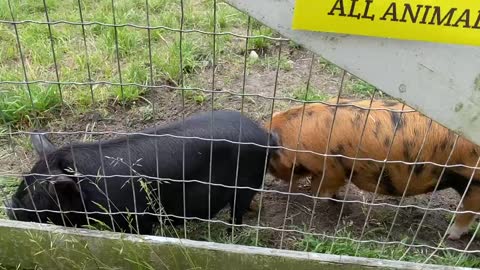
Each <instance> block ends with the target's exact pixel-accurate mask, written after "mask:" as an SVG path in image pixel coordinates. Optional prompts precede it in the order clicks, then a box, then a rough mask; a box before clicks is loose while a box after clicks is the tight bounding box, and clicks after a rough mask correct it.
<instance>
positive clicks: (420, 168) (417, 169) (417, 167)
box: [413, 164, 425, 176]
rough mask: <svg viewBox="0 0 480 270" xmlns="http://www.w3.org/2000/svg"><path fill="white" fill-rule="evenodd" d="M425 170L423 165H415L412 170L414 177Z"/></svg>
mask: <svg viewBox="0 0 480 270" xmlns="http://www.w3.org/2000/svg"><path fill="white" fill-rule="evenodd" d="M424 169H425V164H415V167H414V168H413V172H414V173H415V175H417V176H418V175H420V174H421V173H422V172H423V170H424Z"/></svg>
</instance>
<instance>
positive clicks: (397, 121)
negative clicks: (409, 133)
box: [390, 112, 403, 130]
mask: <svg viewBox="0 0 480 270" xmlns="http://www.w3.org/2000/svg"><path fill="white" fill-rule="evenodd" d="M401 116H402V115H401V113H399V112H390V117H391V118H392V124H393V128H394V129H395V126H396V127H397V130H400V129H401V128H402V127H403V119H402V117H401Z"/></svg>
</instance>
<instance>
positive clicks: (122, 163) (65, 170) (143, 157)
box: [8, 111, 278, 234]
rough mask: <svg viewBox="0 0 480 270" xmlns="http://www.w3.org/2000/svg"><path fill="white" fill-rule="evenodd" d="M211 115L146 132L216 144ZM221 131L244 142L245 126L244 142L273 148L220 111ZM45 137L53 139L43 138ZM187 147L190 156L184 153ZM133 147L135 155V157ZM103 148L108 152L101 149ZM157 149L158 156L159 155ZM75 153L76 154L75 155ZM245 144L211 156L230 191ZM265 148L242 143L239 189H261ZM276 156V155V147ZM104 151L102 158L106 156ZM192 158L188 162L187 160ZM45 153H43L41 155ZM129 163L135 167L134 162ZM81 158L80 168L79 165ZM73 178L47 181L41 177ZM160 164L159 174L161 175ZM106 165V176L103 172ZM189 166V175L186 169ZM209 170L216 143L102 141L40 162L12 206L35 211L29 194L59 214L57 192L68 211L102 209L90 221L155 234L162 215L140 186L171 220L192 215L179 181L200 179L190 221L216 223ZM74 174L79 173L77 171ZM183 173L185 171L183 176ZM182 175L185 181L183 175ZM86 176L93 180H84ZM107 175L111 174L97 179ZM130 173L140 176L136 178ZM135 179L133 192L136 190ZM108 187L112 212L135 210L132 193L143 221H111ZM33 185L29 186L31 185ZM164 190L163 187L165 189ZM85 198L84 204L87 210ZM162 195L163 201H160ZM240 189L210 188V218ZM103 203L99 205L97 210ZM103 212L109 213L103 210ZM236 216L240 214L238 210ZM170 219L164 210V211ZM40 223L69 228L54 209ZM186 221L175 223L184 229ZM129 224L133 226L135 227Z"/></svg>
mask: <svg viewBox="0 0 480 270" xmlns="http://www.w3.org/2000/svg"><path fill="white" fill-rule="evenodd" d="M211 115H212V113H211V112H207V113H200V114H197V115H194V116H192V117H190V118H187V119H185V122H184V123H185V126H184V128H183V127H182V122H181V121H180V122H176V123H172V124H169V125H166V126H161V127H155V128H151V129H148V130H145V131H143V132H142V133H148V134H151V135H153V134H171V135H176V136H189V137H200V138H205V139H209V138H210V136H211V133H210V123H211V122H210V121H211ZM213 118H214V128H213V134H212V136H213V138H214V139H217V140H230V141H234V142H235V141H236V142H238V140H239V127H240V122H241V123H242V136H241V139H240V141H241V142H243V143H255V144H258V145H264V146H265V145H267V138H268V134H267V132H266V131H265V130H263V129H262V128H261V127H260V126H259V125H258V124H257V123H255V122H254V121H252V120H251V119H249V118H247V117H244V116H242V115H241V114H240V113H238V112H233V111H215V112H214V113H213ZM44 138H46V137H44ZM275 138H276V136H275V135H273V136H271V137H270V145H272V146H277V145H278V144H277V142H276V141H275ZM183 142H184V145H185V148H184V149H185V154H184V155H183V153H182V149H183ZM128 146H129V149H130V154H128V152H129V151H128ZM100 147H101V152H100ZM156 148H157V150H158V151H156ZM71 149H72V150H73V154H72V151H71ZM238 149H239V147H238V144H234V143H230V142H225V141H214V142H213V155H212V170H211V173H212V175H211V176H212V177H211V181H212V183H215V184H223V185H228V186H234V185H235V178H236V165H237V155H238ZM266 152H267V151H266V148H265V147H260V146H255V145H252V144H244V145H241V146H240V160H239V169H238V182H237V186H239V187H251V188H259V187H260V186H261V184H262V180H263V176H264V166H265V156H266ZM269 152H270V153H272V152H275V150H274V149H270V151H269ZM100 153H101V154H100ZM183 156H184V157H185V160H184V162H182V157H183ZM41 157H42V155H40V158H41ZM129 158H130V160H131V161H130V162H129ZM74 160H75V163H76V164H74ZM47 163H48V166H49V168H50V172H51V174H66V175H67V176H63V177H61V176H56V177H52V178H47V177H45V176H39V175H38V174H50V173H49V170H48V169H47ZM157 163H158V170H157ZM102 164H104V172H103V169H102ZM183 164H184V165H185V168H184V170H183V169H182V165H183ZM209 166H210V141H207V140H200V139H192V138H188V139H182V138H174V137H171V136H164V137H163V136H162V137H155V136H146V135H140V134H138V135H129V136H128V143H127V137H125V136H124V137H121V138H116V139H113V140H109V141H103V142H101V143H98V142H96V143H83V144H74V145H71V146H64V147H61V148H59V149H57V150H54V151H53V152H50V153H48V154H47V159H46V160H45V159H43V158H41V159H40V160H39V161H38V162H37V163H36V164H35V165H34V167H33V169H32V170H31V172H30V173H31V174H37V175H36V176H26V177H25V178H24V180H23V181H22V183H21V185H20V186H19V188H18V189H17V191H16V193H15V194H14V195H13V197H12V200H11V202H10V203H9V206H11V207H13V208H26V209H34V206H33V204H32V201H31V199H30V196H29V193H31V195H32V197H33V201H34V202H35V206H36V208H37V210H55V211H58V210H60V209H59V208H58V206H57V203H56V195H55V193H56V194H58V198H59V201H60V206H61V210H62V211H80V212H84V211H85V208H86V210H87V211H88V212H101V213H99V214H89V217H91V218H94V219H97V220H100V221H101V222H103V223H105V224H107V225H109V226H110V228H114V229H115V230H116V231H119V230H121V231H125V232H136V228H137V225H138V228H139V233H142V234H151V233H152V232H153V231H152V229H153V227H154V225H155V224H156V223H158V221H159V219H158V217H156V216H154V215H151V213H157V214H158V211H155V209H154V208H157V209H158V203H156V204H154V205H157V207H154V205H151V204H149V202H152V200H150V199H148V196H147V193H146V191H145V189H142V188H141V185H140V180H141V179H143V180H144V182H146V183H147V184H148V185H149V190H150V191H151V196H153V198H154V200H153V201H154V202H158V201H161V204H162V207H163V208H164V210H165V212H166V213H167V214H169V215H176V216H181V217H183V216H185V215H184V206H183V183H181V182H175V181H174V180H182V179H186V180H199V181H201V182H203V183H198V182H186V183H185V191H186V192H185V200H186V216H187V217H196V218H204V219H207V218H209V216H208V190H209V188H208V185H207V184H204V183H205V182H208V181H209ZM73 170H74V171H75V172H76V173H74V172H73ZM183 171H184V172H183ZM183 174H184V176H185V178H183ZM82 175H94V177H92V176H82ZM97 175H106V176H107V177H97ZM130 175H133V177H131V176H130ZM153 177H158V178H169V179H174V180H163V181H158V180H157V179H154V178H153ZM132 181H133V186H134V191H132ZM105 183H106V185H107V188H108V195H109V197H108V199H109V200H110V202H111V205H110V207H111V210H112V212H113V213H115V212H119V211H129V212H131V213H133V212H134V210H135V209H134V207H135V205H134V200H133V193H134V194H135V197H136V207H137V209H136V212H137V213H140V214H138V215H137V218H138V224H137V223H136V221H135V218H134V215H133V214H132V215H131V221H127V218H128V215H126V214H118V213H117V214H114V215H111V216H112V217H113V219H114V221H113V224H112V221H111V216H109V215H107V214H103V212H105V211H104V209H108V203H107V197H106V196H105V195H104V194H105ZM27 186H28V187H29V188H27ZM158 187H159V189H158ZM255 193H256V192H255V191H252V190H249V189H241V188H239V189H237V199H236V207H235V223H237V224H240V223H242V217H243V215H244V213H245V212H246V211H247V209H248V208H249V206H250V203H251V200H252V199H253V197H254V195H255ZM81 197H83V199H84V202H85V208H84V207H83V204H82V201H81ZM159 197H160V198H159ZM233 201H234V189H233V188H226V187H219V186H211V216H210V218H213V217H214V216H215V215H216V214H217V213H218V212H219V211H220V210H221V209H223V208H224V207H225V206H226V205H228V204H230V207H231V208H233ZM97 204H98V205H101V207H99V206H98V205H97ZM102 208H103V209H102ZM232 212H233V209H232ZM163 214H164V213H163ZM38 215H39V217H40V222H48V221H51V222H53V223H54V224H58V225H63V224H64V223H63V220H62V216H61V215H60V214H58V213H52V212H51V211H50V212H49V211H43V212H39V213H38ZM8 216H9V217H10V218H17V219H19V220H22V221H34V222H38V218H37V215H36V214H35V212H33V211H32V212H30V211H24V210H13V211H12V210H9V211H8ZM64 220H65V222H66V225H67V226H82V225H86V224H87V219H86V216H85V213H67V214H64ZM180 221H183V220H182V219H174V222H175V224H178V223H179V222H180ZM129 224H130V225H131V226H129Z"/></svg>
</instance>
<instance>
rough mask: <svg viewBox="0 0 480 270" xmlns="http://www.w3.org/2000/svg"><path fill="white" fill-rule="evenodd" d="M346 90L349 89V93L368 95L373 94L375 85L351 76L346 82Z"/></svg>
mask: <svg viewBox="0 0 480 270" xmlns="http://www.w3.org/2000/svg"><path fill="white" fill-rule="evenodd" d="M346 89H347V91H350V92H351V93H354V94H357V95H360V96H367V97H370V96H372V95H373V93H374V92H375V89H376V88H375V86H373V85H371V84H369V83H367V82H365V81H362V80H360V79H357V78H352V79H351V80H350V81H349V82H348V83H347V87H346Z"/></svg>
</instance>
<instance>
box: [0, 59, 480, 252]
mask: <svg viewBox="0 0 480 270" xmlns="http://www.w3.org/2000/svg"><path fill="white" fill-rule="evenodd" d="M285 53H286V54H288V55H289V58H290V59H291V61H293V63H292V65H293V67H292V69H291V70H281V71H280V72H279V75H278V83H277V95H276V96H277V97H291V93H292V91H294V90H295V89H300V88H302V87H303V88H305V86H306V84H307V78H308V75H309V70H310V63H311V54H310V53H307V52H305V51H301V50H300V51H298V50H295V51H293V50H292V51H288V50H287V51H286V52H285ZM272 55H274V53H272ZM239 57H243V56H239ZM275 75H276V71H275V66H274V67H273V68H268V67H254V68H249V69H248V74H247V78H246V81H245V93H247V94H254V95H260V96H265V97H273V92H274V89H275ZM340 76H341V72H340V73H338V72H337V73H336V72H331V71H329V70H328V68H327V67H326V66H325V64H322V63H320V62H318V61H317V62H316V63H315V65H314V66H313V70H312V78H311V82H310V84H311V86H312V87H314V88H316V89H322V91H324V92H325V93H327V94H330V95H335V94H336V93H338V89H339V86H340V80H341V77H340ZM211 80H212V70H210V69H209V70H204V71H202V72H201V73H200V76H198V78H197V81H196V85H198V86H199V87H202V88H206V89H210V88H211V85H212V82H211ZM215 85H216V87H215V88H216V89H215V90H220V91H219V92H218V93H217V92H216V93H215V99H214V102H213V105H214V108H216V109H217V108H225V109H233V110H240V109H242V108H243V110H244V112H245V113H246V114H247V115H248V116H250V117H252V118H254V119H256V120H265V119H266V118H267V117H268V116H269V114H270V111H271V106H272V100H271V99H268V98H263V97H257V96H249V97H245V98H244V102H243V104H242V102H241V101H242V98H241V97H239V96H235V95H232V94H228V93H223V92H222V91H231V92H234V93H241V92H242V88H243V85H244V82H243V66H242V65H229V64H228V63H226V62H222V60H221V59H220V60H219V66H218V67H217V70H216V84H215ZM144 98H145V100H147V101H143V100H140V101H138V102H137V103H136V104H134V105H131V106H129V107H128V108H124V107H122V106H120V105H113V106H110V107H108V108H96V109H95V110H94V111H91V112H88V113H80V114H75V113H72V112H69V111H66V112H65V114H64V115H63V116H62V117H61V118H59V119H58V120H55V121H51V122H49V123H48V125H46V126H45V128H44V130H48V131H51V132H59V131H63V132H74V131H75V132H78V131H117V132H128V131H130V132H131V131H138V130H141V129H143V128H146V127H149V126H152V125H154V124H162V123H166V122H171V121H175V120H179V119H181V117H182V113H184V114H185V116H188V115H190V114H192V113H194V112H198V111H206V110H210V109H211V103H212V100H211V97H210V94H206V98H205V100H204V101H203V102H202V103H197V102H196V101H194V100H186V101H185V108H184V110H182V98H181V92H180V91H176V90H170V89H166V88H161V87H159V88H154V89H151V90H150V91H149V92H148V93H147V94H146V96H145V97H144ZM292 105H294V104H293V102H290V101H280V100H277V101H275V111H279V110H283V109H286V108H288V107H289V106H292ZM111 137H113V135H92V136H90V135H85V134H82V133H81V132H80V133H78V134H73V135H60V134H51V135H50V138H51V139H52V141H53V142H54V143H55V144H57V145H62V144H67V143H69V142H74V141H84V140H98V139H108V138H111ZM27 141H28V138H27V137H26V136H25V135H15V136H13V137H12V138H4V140H3V141H2V148H1V151H0V168H1V170H0V175H4V174H6V173H17V174H20V173H24V172H27V171H28V170H29V169H30V166H31V165H32V164H33V163H34V161H35V159H36V157H35V156H34V154H33V151H32V149H31V147H29V146H28V143H26V142H27ZM266 189H271V190H279V191H283V192H285V191H288V186H287V185H286V184H284V183H280V182H277V181H275V180H274V179H271V178H270V176H269V177H268V182H267V186H266ZM301 190H302V191H303V192H305V193H307V194H308V192H309V189H308V183H307V184H305V186H304V187H302V189H301ZM370 196H371V194H366V193H364V192H362V191H360V190H358V189H357V188H355V187H354V186H351V187H350V190H349V193H348V196H347V199H349V200H357V201H362V202H365V201H369V200H370V198H371V197H370ZM429 196H430V195H424V196H417V197H413V198H408V199H407V200H406V201H405V202H404V203H403V205H406V204H413V205H423V206H425V205H426V203H427V202H428V199H429ZM458 199H459V198H458V196H457V195H456V194H455V193H454V192H451V191H450V190H446V191H443V192H440V193H438V194H436V195H435V196H434V200H433V203H432V205H431V207H443V208H448V209H454V207H455V205H456V203H457V202H458ZM287 201H289V204H288V205H289V209H288V212H287V213H285V209H286V207H287ZM376 203H389V204H392V205H398V203H399V199H398V198H384V197H379V198H377V200H376ZM313 206H314V202H313V199H311V198H308V197H307V196H302V195H292V196H290V198H289V199H288V198H287V196H286V195H281V194H276V193H267V192H265V193H264V195H263V204H262V206H261V209H262V212H261V213H262V214H261V220H260V225H262V226H268V227H273V228H277V229H278V230H281V229H282V228H286V229H296V230H302V231H303V230H306V229H310V231H311V232H314V233H319V234H322V233H325V234H327V235H333V233H334V231H335V227H336V225H337V223H338V219H339V212H340V210H341V203H333V202H328V201H318V202H317V204H316V207H315V215H314V216H313V218H312V210H313V208H314V207H313ZM396 210H397V208H395V207H389V206H383V205H381V206H373V207H372V211H371V215H370V218H369V220H368V222H367V227H366V230H365V234H364V236H363V240H377V241H381V240H382V239H384V238H385V237H386V235H387V233H388V231H389V229H390V226H391V224H392V220H393V217H394V215H395V211H396ZM367 212H368V206H367V205H364V204H360V203H345V205H344V208H343V215H342V218H341V220H340V223H339V224H340V226H339V229H341V228H343V227H345V226H347V225H348V228H349V231H350V232H351V233H352V234H353V235H354V238H357V239H358V237H359V236H360V234H361V232H362V228H363V226H364V224H365V219H366V215H367ZM285 214H286V215H285ZM423 214H424V211H423V210H421V209H415V208H403V209H401V210H400V211H399V212H398V217H397V219H396V223H395V226H394V227H393V229H392V233H391V235H390V237H389V239H388V240H389V241H401V240H402V239H404V237H412V236H413V235H414V234H415V231H416V229H417V226H418V224H419V222H420V220H421V219H422V216H423ZM310 220H312V223H311V225H312V226H311V227H310ZM245 222H246V223H247V224H250V225H257V214H256V213H249V214H248V215H247V217H246V218H245ZM448 222H449V219H448V218H447V214H446V212H441V211H431V212H430V214H429V215H428V216H427V217H426V218H425V220H424V222H423V226H422V229H421V230H420V232H419V233H418V237H417V240H416V243H417V244H427V245H433V246H436V244H438V242H439V239H440V238H441V236H442V235H443V233H444V231H445V229H446V228H447V225H448ZM469 237H470V236H469ZM469 237H464V238H462V239H461V240H459V241H447V242H446V243H445V245H446V246H449V247H455V248H458V249H464V248H465V246H466V245H467V243H468V241H469ZM281 239H282V236H281V232H280V231H278V232H276V233H274V234H272V239H271V240H272V243H274V246H275V247H280V246H281V243H280V240H281ZM282 240H284V246H287V247H293V245H294V243H295V242H298V233H295V232H289V233H286V234H285V235H284V237H283V239H282ZM470 249H472V250H473V249H476V250H478V249H480V243H479V241H478V240H476V241H474V242H473V243H472V245H471V246H470Z"/></svg>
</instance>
